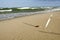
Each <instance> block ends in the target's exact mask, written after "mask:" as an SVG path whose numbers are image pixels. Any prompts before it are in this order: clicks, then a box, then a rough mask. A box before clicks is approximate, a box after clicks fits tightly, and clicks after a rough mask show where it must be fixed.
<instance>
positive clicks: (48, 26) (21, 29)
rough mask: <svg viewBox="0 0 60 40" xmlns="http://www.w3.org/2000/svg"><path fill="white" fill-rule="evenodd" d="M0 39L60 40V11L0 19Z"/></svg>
mask: <svg viewBox="0 0 60 40" xmlns="http://www.w3.org/2000/svg"><path fill="white" fill-rule="evenodd" d="M35 26H38V27H35ZM0 40H60V12H48V13H45V14H36V15H31V16H25V17H19V18H14V19H11V20H5V21H0Z"/></svg>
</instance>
